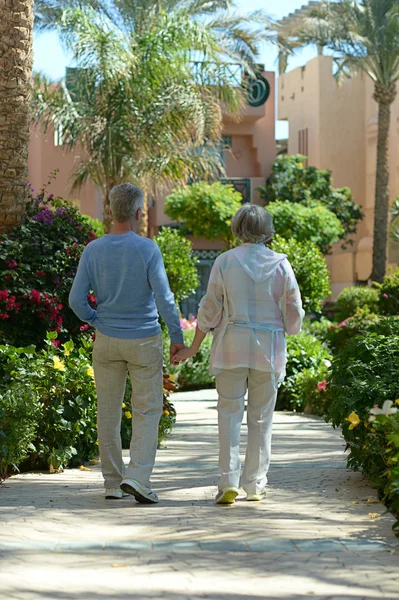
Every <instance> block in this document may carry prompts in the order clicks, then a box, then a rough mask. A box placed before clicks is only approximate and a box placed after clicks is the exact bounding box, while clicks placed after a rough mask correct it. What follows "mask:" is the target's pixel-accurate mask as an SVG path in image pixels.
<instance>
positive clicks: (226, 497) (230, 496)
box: [215, 485, 238, 504]
mask: <svg viewBox="0 0 399 600" xmlns="http://www.w3.org/2000/svg"><path fill="white" fill-rule="evenodd" d="M237 496H238V488H236V487H235V486H234V485H230V486H229V487H225V488H223V489H222V490H219V491H218V493H217V494H216V498H215V501H216V504H234V502H235V499H236V498H237Z"/></svg>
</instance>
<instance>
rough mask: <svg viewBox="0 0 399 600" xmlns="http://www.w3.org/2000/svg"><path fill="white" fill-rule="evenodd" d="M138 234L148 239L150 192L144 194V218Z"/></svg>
mask: <svg viewBox="0 0 399 600" xmlns="http://www.w3.org/2000/svg"><path fill="white" fill-rule="evenodd" d="M138 234H139V235H141V236H143V237H148V192H146V191H145V192H144V204H143V216H142V219H141V223H140V227H139V230H138Z"/></svg>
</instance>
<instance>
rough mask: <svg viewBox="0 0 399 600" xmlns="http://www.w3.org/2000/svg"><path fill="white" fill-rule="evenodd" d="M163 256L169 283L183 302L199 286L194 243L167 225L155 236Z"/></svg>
mask: <svg viewBox="0 0 399 600" xmlns="http://www.w3.org/2000/svg"><path fill="white" fill-rule="evenodd" d="M154 242H156V243H157V244H158V246H159V249H160V251H161V253H162V256H163V261H164V264H165V269H166V273H167V275H168V279H169V284H170V288H171V290H172V292H173V293H174V295H175V300H176V302H181V300H184V299H185V298H187V297H188V296H189V295H190V294H191V293H192V292H194V291H195V290H196V288H197V286H198V272H197V266H196V265H197V262H198V260H197V258H196V257H195V256H194V255H193V253H192V244H191V242H190V241H189V240H187V239H186V238H185V237H183V236H182V235H181V234H180V233H179V232H178V231H176V229H171V228H170V227H165V228H164V229H162V231H161V232H160V233H159V234H158V235H157V236H156V237H155V238H154Z"/></svg>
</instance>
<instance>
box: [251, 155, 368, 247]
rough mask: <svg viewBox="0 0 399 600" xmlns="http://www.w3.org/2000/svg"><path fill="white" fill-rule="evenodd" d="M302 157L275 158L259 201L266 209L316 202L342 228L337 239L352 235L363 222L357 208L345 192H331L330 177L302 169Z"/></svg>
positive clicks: (329, 175)
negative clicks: (275, 204) (283, 203)
mask: <svg viewBox="0 0 399 600" xmlns="http://www.w3.org/2000/svg"><path fill="white" fill-rule="evenodd" d="M305 161H306V157H305V156H302V155H300V154H297V155H294V156H282V157H280V158H278V159H277V160H276V161H275V163H274V165H273V169H272V174H271V176H270V177H269V179H268V180H267V182H266V186H265V187H263V188H260V194H261V197H262V198H264V199H265V200H266V203H267V204H268V205H269V204H270V203H272V202H276V201H278V200H286V201H289V202H297V203H300V204H304V205H305V206H311V205H312V204H313V202H314V201H315V200H316V201H318V202H321V203H322V204H324V205H325V207H326V208H328V209H329V210H330V211H331V212H333V213H334V214H335V215H336V217H337V218H338V219H339V221H340V222H341V224H342V227H343V230H341V233H340V236H339V239H342V240H343V239H344V238H345V237H346V236H348V235H350V234H353V233H356V228H357V224H358V222H359V221H360V220H361V219H362V218H363V212H362V209H361V207H360V206H359V205H358V204H356V203H355V202H354V201H353V196H352V194H351V191H350V190H349V188H340V189H335V188H333V187H332V185H331V173H330V172H329V171H321V170H320V169H317V168H316V167H306V166H305Z"/></svg>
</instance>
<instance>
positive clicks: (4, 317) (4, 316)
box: [0, 313, 10, 321]
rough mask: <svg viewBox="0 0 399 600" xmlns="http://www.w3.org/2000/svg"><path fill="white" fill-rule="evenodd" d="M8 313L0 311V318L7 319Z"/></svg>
mask: <svg viewBox="0 0 399 600" xmlns="http://www.w3.org/2000/svg"><path fill="white" fill-rule="evenodd" d="M9 318H10V315H8V314H7V313H0V319H3V321H5V319H9Z"/></svg>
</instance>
